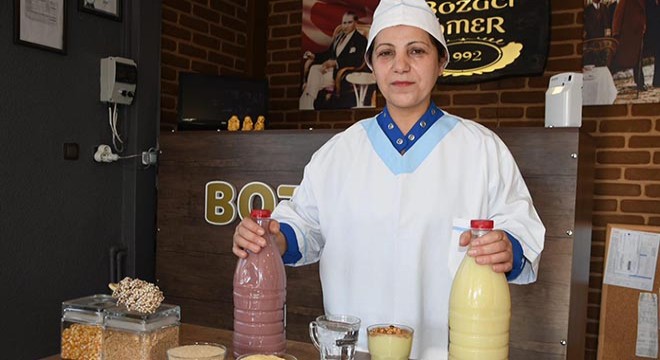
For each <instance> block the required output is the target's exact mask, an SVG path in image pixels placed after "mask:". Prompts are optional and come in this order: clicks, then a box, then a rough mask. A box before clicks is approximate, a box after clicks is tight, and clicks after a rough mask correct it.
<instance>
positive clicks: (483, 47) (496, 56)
mask: <svg viewBox="0 0 660 360" xmlns="http://www.w3.org/2000/svg"><path fill="white" fill-rule="evenodd" d="M503 44H504V40H501V39H499V40H496V39H493V38H476V39H465V38H461V39H456V40H454V41H449V42H448V43H447V47H448V48H449V53H450V54H451V60H450V61H449V64H448V65H447V68H446V69H445V71H444V73H443V74H442V76H445V77H447V76H454V77H458V76H471V75H481V74H484V73H489V72H493V71H495V70H499V69H503V68H505V67H507V66H508V65H510V64H512V63H513V62H514V61H515V60H516V59H517V58H518V57H519V56H520V53H521V51H522V49H523V45H522V44H520V43H517V42H510V43H508V44H506V45H505V46H502V45H503Z"/></svg>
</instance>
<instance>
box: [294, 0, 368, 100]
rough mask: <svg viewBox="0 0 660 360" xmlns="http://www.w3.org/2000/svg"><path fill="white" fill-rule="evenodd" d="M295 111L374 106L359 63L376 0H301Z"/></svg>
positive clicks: (364, 68) (362, 63) (364, 67)
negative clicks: (297, 93) (300, 43)
mask: <svg viewBox="0 0 660 360" xmlns="http://www.w3.org/2000/svg"><path fill="white" fill-rule="evenodd" d="M302 2H303V20H302V53H301V54H300V57H301V70H300V71H301V79H302V84H301V95H300V102H299V108H300V110H319V109H350V108H369V107H375V106H376V91H377V87H376V79H375V78H374V76H373V74H372V73H371V70H370V69H369V67H368V66H367V64H366V63H365V61H364V53H365V51H366V47H367V37H368V34H369V28H370V26H371V16H372V14H373V12H374V10H375V9H376V6H377V5H378V2H379V0H360V1H358V0H323V1H321V0H302Z"/></svg>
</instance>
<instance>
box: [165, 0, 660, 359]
mask: <svg viewBox="0 0 660 360" xmlns="http://www.w3.org/2000/svg"><path fill="white" fill-rule="evenodd" d="M246 1H247V0H232V1H226V0H225V1H216V0H210V2H209V1H206V0H201V1H186V0H165V1H164V6H163V94H162V97H163V115H164V116H163V122H164V123H169V124H173V123H174V122H175V115H176V110H175V109H176V94H177V90H176V81H177V74H178V72H179V71H199V72H208V73H218V74H227V73H241V72H242V71H243V69H244V61H243V60H242V59H241V56H240V54H244V53H245V50H244V45H245V43H246V39H245V33H244V32H245V23H246V22H245V20H244V19H245V17H244V14H245V8H246V6H245V2H246ZM207 3H210V4H211V6H207V5H206V4H207ZM551 5H552V20H551V21H552V32H551V44H550V54H549V58H548V63H547V67H546V72H545V74H543V76H537V77H523V78H510V79H504V80H499V81H492V82H487V83H482V84H478V85H467V86H439V87H438V88H437V89H436V91H435V92H434V94H433V98H434V100H435V101H436V103H437V104H438V105H440V106H441V107H443V108H444V109H446V110H448V111H449V112H451V113H454V114H457V115H459V116H463V117H466V118H470V119H474V120H476V121H479V122H480V123H483V124H485V125H487V126H493V127H494V126H543V125H544V119H543V117H544V100H545V90H546V88H547V85H548V80H549V78H550V76H552V75H554V74H556V73H560V72H566V71H580V70H581V62H582V56H581V44H582V38H581V37H582V6H583V5H582V1H581V0H555V1H551ZM267 6H268V8H269V9H268V39H269V40H268V49H267V53H266V56H267V64H268V65H267V68H266V73H267V76H268V79H269V84H270V94H269V96H270V104H269V107H270V112H269V115H268V116H269V120H270V124H271V128H280V129H282V128H290V129H305V128H309V127H314V128H345V127H347V126H349V125H350V124H352V123H354V122H355V121H356V120H359V119H361V118H364V117H367V116H371V115H373V114H375V113H376V111H375V110H359V111H353V110H336V111H303V112H301V111H298V110H297V107H298V97H299V96H300V84H301V79H300V61H301V60H300V54H301V49H300V26H301V19H302V14H301V0H270V1H268V2H267ZM214 21H215V22H214ZM378 102H379V106H382V105H383V100H382V99H378ZM583 128H584V129H585V130H586V131H588V132H589V133H590V134H591V135H592V136H593V137H594V138H595V140H596V144H597V153H596V158H597V159H596V179H595V190H594V200H595V201H594V209H593V210H594V216H593V225H594V231H593V245H592V258H591V279H590V284H589V287H590V290H589V308H588V316H589V320H588V326H587V331H588V335H587V343H586V346H587V350H586V352H587V353H586V356H585V357H586V358H587V359H595V358H596V349H597V347H598V319H599V316H600V293H601V290H600V289H601V286H602V273H603V255H604V243H605V227H606V225H607V224H608V223H624V224H647V225H660V104H638V105H613V106H588V107H584V109H583Z"/></svg>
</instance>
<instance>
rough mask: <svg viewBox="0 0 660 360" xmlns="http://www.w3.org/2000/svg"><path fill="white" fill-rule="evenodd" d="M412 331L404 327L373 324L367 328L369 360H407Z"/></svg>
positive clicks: (410, 346) (410, 347)
mask: <svg viewBox="0 0 660 360" xmlns="http://www.w3.org/2000/svg"><path fill="white" fill-rule="evenodd" d="M413 333H414V330H413V329H412V328H411V327H409V326H406V325H399V324H375V325H371V326H369V327H367V336H368V342H369V354H371V360H408V358H409V357H410V350H411V349H412V340H413Z"/></svg>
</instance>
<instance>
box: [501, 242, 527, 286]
mask: <svg viewBox="0 0 660 360" xmlns="http://www.w3.org/2000/svg"><path fill="white" fill-rule="evenodd" d="M505 232H506V231H505ZM506 235H507V236H508V237H509V240H511V246H512V247H513V268H512V269H511V271H509V272H508V273H506V279H507V280H509V281H510V280H514V279H515V278H517V277H518V275H520V273H522V270H523V268H524V267H525V263H527V259H525V257H524V256H523V248H522V245H520V241H518V239H516V238H515V237H513V235H511V234H509V233H508V232H506Z"/></svg>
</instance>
